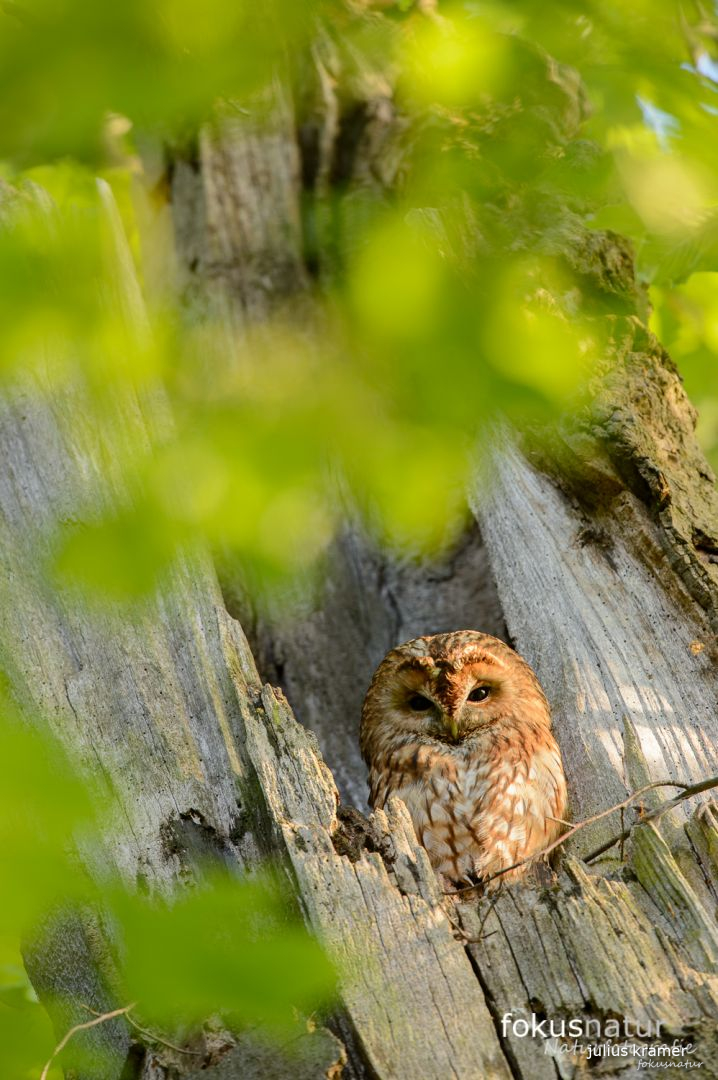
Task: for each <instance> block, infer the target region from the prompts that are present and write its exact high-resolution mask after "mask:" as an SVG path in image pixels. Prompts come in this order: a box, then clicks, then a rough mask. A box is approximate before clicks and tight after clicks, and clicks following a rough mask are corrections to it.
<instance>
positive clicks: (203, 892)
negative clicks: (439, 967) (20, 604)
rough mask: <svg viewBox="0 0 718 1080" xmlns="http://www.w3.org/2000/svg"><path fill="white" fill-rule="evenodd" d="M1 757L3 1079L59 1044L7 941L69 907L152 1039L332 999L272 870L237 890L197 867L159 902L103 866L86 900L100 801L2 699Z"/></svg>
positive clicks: (32, 1070)
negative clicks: (104, 938) (108, 958)
mask: <svg viewBox="0 0 718 1080" xmlns="http://www.w3.org/2000/svg"><path fill="white" fill-rule="evenodd" d="M30 719H32V721H33V726H32V727H30V726H29V724H28V720H30ZM0 755H1V759H2V762H3V782H2V787H1V788H0V909H1V910H2V913H3V920H2V928H1V930H0V1040H1V1041H0V1069H1V1071H2V1076H3V1080H31V1078H32V1080H37V1077H38V1076H39V1075H40V1071H41V1069H42V1066H43V1065H44V1063H45V1062H46V1061H47V1060H48V1059H49V1058H50V1055H51V1053H52V1050H53V1048H54V1046H55V1044H56V1042H57V1041H58V1039H57V1038H56V1037H55V1035H54V1034H53V1032H52V1030H51V1027H50V1023H49V1020H48V1018H47V1015H46V1014H45V1012H44V1010H43V1009H42V1008H41V1007H40V1005H39V1004H38V1002H37V998H36V997H35V995H34V993H33V991H32V990H31V988H30V986H29V984H28V981H27V976H26V974H25V972H24V969H23V967H22V961H21V958H20V952H19V942H21V941H28V940H31V939H32V937H33V934H34V933H35V932H36V931H37V928H38V926H40V925H41V924H42V923H43V922H45V923H46V922H47V919H48V913H52V914H51V915H50V917H51V919H52V918H55V917H56V916H57V915H59V913H61V912H62V911H63V910H65V909H66V908H67V907H68V906H71V905H73V904H95V905H97V904H99V905H100V909H101V911H102V912H103V917H104V920H105V923H106V925H107V926H108V927H111V928H112V934H113V942H112V945H113V948H114V949H115V950H116V951H117V955H118V956H119V957H121V964H120V970H119V974H118V975H117V979H118V985H117V986H116V988H115V989H116V992H117V993H119V994H122V995H124V1000H123V1001H122V1002H121V1004H123V1005H128V1004H130V1003H131V1002H136V1003H137V1004H136V1008H135V1010H133V1015H134V1016H135V1017H136V1018H137V1020H138V1021H142V1022H144V1023H147V1022H149V1023H151V1024H153V1025H155V1027H154V1028H153V1030H155V1031H157V1030H160V1031H164V1032H177V1031H179V1032H181V1033H182V1034H181V1035H180V1036H179V1037H185V1038H186V1037H187V1036H188V1034H191V1032H192V1031H196V1030H197V1029H198V1028H199V1027H200V1026H201V1024H202V1022H203V1021H204V1020H206V1019H207V1018H208V1017H209V1016H214V1017H221V1019H222V1021H223V1023H224V1024H225V1025H226V1026H227V1027H228V1028H230V1029H235V1030H242V1029H245V1028H247V1027H255V1026H258V1025H260V1026H261V1027H262V1028H263V1029H264V1030H265V1031H267V1032H270V1033H271V1032H276V1033H281V1032H286V1031H288V1030H293V1029H294V1026H295V1025H296V1023H297V1019H296V1018H297V1010H299V1013H300V1015H301V1014H302V1013H304V1015H307V1016H308V1015H310V1014H311V1013H312V1012H314V1011H315V1010H316V1009H317V1008H320V1007H323V1006H325V1005H327V1004H328V1003H330V1002H331V999H332V994H333V990H334V979H335V976H334V972H333V970H332V968H331V966H330V965H329V963H328V961H327V960H326V958H325V956H324V955H323V953H322V951H321V949H320V947H319V945H318V944H317V943H316V941H314V940H313V939H312V938H311V937H310V936H309V935H308V933H307V931H306V930H305V929H304V926H303V924H302V923H301V922H300V921H299V919H298V916H297V913H296V911H295V910H294V908H293V907H292V901H291V899H287V898H286V897H284V896H282V894H281V892H280V890H279V886H278V883H277V881H275V879H274V878H273V877H272V876H271V875H269V874H265V875H263V876H262V875H257V876H255V877H253V879H252V880H251V881H249V880H247V879H244V878H241V877H238V876H233V875H231V874H230V873H229V872H228V871H226V870H224V871H222V872H220V871H219V870H218V868H217V867H214V868H213V867H207V870H206V872H205V873H204V874H203V876H202V881H201V883H200V884H198V885H196V886H195V887H194V888H189V889H185V890H184V891H183V892H182V894H181V895H178V896H176V897H174V898H170V897H167V896H165V897H158V896H152V895H150V896H148V895H146V894H145V893H142V892H136V891H133V890H130V889H129V888H128V886H127V884H126V883H124V882H123V881H122V880H121V879H120V877H119V875H118V874H117V873H116V872H113V870H112V860H111V859H109V860H107V859H104V860H103V863H104V865H105V867H106V871H105V873H104V876H103V880H102V883H101V890H100V891H98V883H97V882H93V881H92V880H91V878H90V877H89V876H88V873H87V871H86V870H85V868H84V867H83V865H82V863H81V862H80V859H79V857H78V854H77V852H78V850H81V851H82V853H83V856H84V857H88V856H89V858H90V862H94V863H96V862H97V859H98V857H99V858H102V855H101V852H102V844H103V840H102V836H103V832H104V834H105V835H107V833H108V831H109V832H111V829H109V830H108V829H107V823H108V822H109V821H111V820H112V808H111V806H110V804H109V803H108V794H109V793H108V792H107V791H106V789H103V788H100V787H99V786H95V784H94V781H93V779H92V778H91V777H90V778H87V779H86V780H81V779H80V776H79V773H78V770H77V767H76V766H75V765H74V764H73V762H72V761H71V759H70V758H69V757H68V754H67V752H66V750H65V749H64V748H63V747H62V746H61V745H60V743H59V742H58V740H57V739H56V738H53V737H52V736H51V735H50V733H49V731H48V729H47V728H46V726H45V725H44V724H42V723H41V722H40V721H39V719H38V718H37V717H33V718H30V717H27V716H24V715H21V714H20V713H19V712H18V710H17V709H16V708H15V707H14V706H13V703H12V700H11V699H10V697H9V696H8V694H7V693H3V695H2V702H1V704H0ZM83 1019H85V1020H88V1019H92V1016H91V1014H90V1013H89V1012H88V1015H87V1017H83ZM80 1051H81V1048H80ZM77 1054H78V1048H77V1043H76V1042H75V1043H73V1044H68V1049H67V1051H66V1053H65V1054H64V1056H61V1057H60V1058H59V1062H60V1063H62V1062H63V1061H66V1060H73V1061H75V1062H76V1061H77ZM50 1076H51V1078H52V1080H59V1078H60V1076H61V1073H60V1072H59V1071H57V1070H54V1071H52V1072H51V1073H50Z"/></svg>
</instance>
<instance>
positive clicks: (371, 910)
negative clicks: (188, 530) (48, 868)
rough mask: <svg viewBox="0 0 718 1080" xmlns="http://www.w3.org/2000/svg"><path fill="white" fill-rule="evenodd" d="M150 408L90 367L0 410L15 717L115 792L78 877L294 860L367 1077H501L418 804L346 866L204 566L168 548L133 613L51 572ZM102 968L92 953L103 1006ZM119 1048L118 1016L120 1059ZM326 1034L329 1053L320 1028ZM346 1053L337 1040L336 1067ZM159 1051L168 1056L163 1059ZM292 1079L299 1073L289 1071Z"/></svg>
mask: <svg viewBox="0 0 718 1080" xmlns="http://www.w3.org/2000/svg"><path fill="white" fill-rule="evenodd" d="M151 409H152V404H151V402H147V401H143V402H142V405H140V402H139V401H138V400H137V399H136V398H135V397H133V394H132V392H131V390H130V389H129V387H128V386H127V387H123V388H118V392H117V393H116V394H115V395H114V397H113V401H112V406H111V409H110V410H109V412H106V411H104V410H102V411H100V412H99V413H98V407H97V402H96V401H95V400H94V399H93V398H92V397H91V395H90V393H89V391H88V390H87V388H85V387H84V386H83V384H82V382H81V380H80V379H78V381H77V383H76V385H75V386H74V387H73V388H72V390H71V391H68V392H66V393H65V392H62V391H60V390H59V389H58V388H57V387H54V388H53V393H52V394H51V395H49V394H45V393H43V387H42V385H41V382H40V381H38V380H24V381H23V383H22V384H21V385H18V386H17V387H15V388H14V390H12V391H9V392H8V393H7V395H6V400H5V401H4V402H3V405H2V410H1V411H0V455H2V457H3V459H4V460H5V461H6V462H7V468H6V470H5V471H4V473H3V475H2V478H1V479H0V511H1V513H0V530H1V531H0V551H1V552H2V556H1V557H2V560H3V566H2V569H3V571H4V573H3V574H2V585H1V589H2V592H1V593H0V601H1V607H2V620H1V621H0V648H1V649H2V653H3V655H4V656H5V657H6V658H7V660H8V661H9V663H10V665H11V669H12V675H13V686H14V690H15V693H16V694H17V696H18V697H19V698H20V699H21V702H22V704H23V705H24V707H25V708H26V709H27V710H28V711H29V713H30V714H32V713H33V712H34V711H37V712H38V713H41V714H43V715H46V716H47V717H48V719H49V722H50V725H51V727H52V728H53V729H54V731H55V732H56V734H57V735H58V736H59V738H61V739H62V740H63V741H64V742H65V743H66V744H67V745H68V746H70V747H71V748H72V749H73V750H74V751H75V752H76V753H77V754H78V756H79V758H80V761H81V762H82V763H83V764H84V766H85V771H86V773H87V775H88V776H90V777H93V778H96V777H99V783H100V785H101V786H104V787H105V788H106V794H107V795H108V796H109V797H110V798H111V799H112V800H113V806H114V810H115V812H114V813H113V815H112V821H111V825H110V826H109V827H108V829H107V832H106V833H105V836H104V851H103V852H101V853H93V854H92V855H90V854H89V853H86V857H87V858H88V859H89V866H88V868H89V869H90V871H91V872H92V871H95V872H99V873H102V871H103V870H104V868H105V867H106V866H107V865H108V864H109V865H112V866H115V867H116V868H118V869H119V870H120V872H121V873H122V874H123V876H124V878H125V880H126V881H127V883H128V884H129V885H131V886H132V885H135V884H140V883H141V884H142V886H143V887H144V888H149V889H150V890H153V891H154V890H158V889H160V890H166V889H168V888H169V887H170V886H172V885H173V884H175V883H176V882H177V881H178V879H179V878H181V877H182V876H188V875H191V874H193V873H194V872H195V870H196V862H197V859H196V855H197V853H198V851H199V852H203V853H204V854H205V855H206V856H207V857H208V858H217V857H219V858H222V859H224V860H226V861H228V862H229V863H230V864H233V865H235V866H237V867H238V868H240V867H248V866H250V865H254V864H256V862H257V860H258V858H259V856H260V852H261V853H264V854H269V853H270V852H274V853H276V854H279V855H280V856H284V859H285V864H286V867H287V871H288V873H290V874H291V879H292V880H293V881H295V882H296V887H297V895H298V899H299V902H300V904H301V906H302V908H303V910H304V912H305V916H306V919H307V922H308V924H309V925H310V927H311V928H312V929H314V931H315V932H316V933H317V935H318V936H319V938H320V940H322V941H323V942H324V943H325V945H326V947H327V950H328V952H329V955H330V956H332V957H333V958H334V959H335V960H336V961H337V964H338V966H339V969H340V971H341V973H342V995H341V1005H342V1006H343V1014H344V1018H345V1019H344V1022H345V1023H346V1024H347V1025H348V1028H349V1030H350V1031H351V1033H352V1040H353V1046H356V1047H359V1048H360V1049H359V1053H360V1057H359V1059H358V1060H357V1061H356V1062H355V1063H353V1068H354V1072H355V1075H362V1072H363V1070H364V1068H365V1064H366V1068H368V1069H369V1070H370V1074H371V1070H374V1071H375V1072H376V1073H377V1074H378V1075H384V1076H391V1077H396V1078H397V1080H402V1078H406V1080H409V1078H410V1077H411V1078H413V1077H415V1076H416V1075H419V1074H421V1072H422V1071H423V1073H424V1075H427V1076H431V1075H434V1076H437V1077H439V1076H445V1075H448V1076H455V1077H457V1078H458V1077H466V1076H473V1075H476V1076H487V1077H496V1078H497V1080H504V1078H508V1076H509V1070H508V1067H507V1065H506V1062H505V1060H504V1058H503V1054H502V1051H501V1049H500V1046H499V1043H498V1039H497V1037H496V1034H495V1031H494V1028H493V1025H492V1021H491V1017H490V1014H489V1012H488V1010H487V1008H486V1004H485V1002H484V998H483V993H482V991H481V988H480V986H479V985H478V983H477V982H476V980H475V978H474V976H473V973H472V970H471V966H470V964H469V960H468V958H467V956H466V954H465V952H464V949H463V948H462V946H461V945H460V944H459V943H457V942H456V941H455V940H454V938H453V936H452V932H451V927H450V924H449V923H448V921H447V918H446V916H445V914H444V912H443V910H442V908H441V896H440V894H439V892H438V886H437V883H436V881H435V879H434V876H433V874H432V872H431V870H430V868H429V864H428V861H427V859H426V856H425V854H424V852H423V851H422V850H421V849H418V847H417V844H416V840H415V838H414V836H413V833H412V831H411V828H410V826H409V822H408V818H407V816H406V813H405V812H404V811H402V809H401V808H397V809H396V811H395V812H394V817H393V820H392V827H391V828H390V826H389V825H388V823H387V822H386V820H385V819H384V818H383V817H380V818H379V820H378V821H377V823H376V837H377V841H376V842H377V843H378V844H379V845H380V846H382V847H385V848H386V852H385V860H386V863H385V860H384V859H383V858H382V857H381V856H380V855H379V854H377V853H373V854H370V855H368V856H366V857H362V858H360V859H359V861H357V862H356V863H354V862H352V861H351V859H350V857H349V855H348V854H338V852H337V851H336V850H335V848H334V845H333V837H334V835H335V834H336V833H337V831H338V829H339V823H338V821H337V818H336V814H335V811H336V807H337V803H338V799H337V794H336V789H335V787H334V784H333V780H332V778H331V774H330V773H329V771H328V769H327V768H326V766H324V764H323V763H322V761H321V758H320V756H319V753H318V751H317V748H316V744H315V741H314V739H313V737H312V736H311V734H310V733H309V732H307V731H306V730H305V729H304V728H302V727H300V726H299V725H298V724H297V722H296V721H295V719H294V717H293V716H292V714H291V711H290V709H289V708H288V706H287V705H286V703H284V702H283V701H281V700H279V699H278V698H277V697H276V696H275V695H274V694H273V692H272V691H271V689H270V688H268V687H266V686H265V687H263V686H262V683H261V681H260V680H259V677H258V676H257V673H256V669H255V666H254V661H253V658H252V655H251V652H250V650H249V647H248V645H247V642H246V640H245V638H244V635H243V633H242V630H241V627H240V626H239V624H238V623H236V622H235V621H234V620H232V619H231V617H230V616H229V615H227V613H226V612H225V610H224V608H223V607H222V605H221V602H220V599H219V594H218V589H217V585H216V581H215V578H214V574H213V571H212V568H211V566H210V564H209V562H208V560H207V558H206V557H205V556H204V555H203V554H202V553H201V552H195V553H187V554H184V555H182V554H180V555H178V558H177V560H176V562H175V564H174V565H173V567H172V569H171V571H170V573H169V574H168V578H167V580H166V581H165V582H164V583H163V586H162V587H161V588H160V589H158V590H157V593H156V595H155V596H154V597H153V598H151V599H149V600H147V601H146V602H143V603H142V604H139V605H134V606H133V605H130V604H114V605H113V604H110V605H109V606H108V605H103V604H101V603H98V604H86V603H85V602H83V600H82V599H81V597H80V595H79V594H76V593H75V592H74V591H73V590H72V589H70V588H69V587H67V588H61V587H60V586H59V585H58V584H57V583H56V582H54V581H52V579H51V578H49V577H48V575H47V566H48V560H49V557H50V553H51V551H52V548H53V545H54V543H55V541H56V538H57V534H58V529H60V528H63V527H67V523H68V522H72V523H75V522H78V521H82V520H83V518H84V517H85V515H86V514H87V513H88V508H92V507H96V506H97V505H100V506H103V507H104V508H105V509H110V508H111V507H112V506H113V505H114V503H115V500H117V499H121V498H122V497H123V496H124V494H125V493H124V491H123V490H122V485H121V478H120V477H118V478H117V479H116V478H115V477H114V476H113V475H112V474H111V475H110V476H109V477H108V476H106V474H105V471H104V464H105V462H108V461H110V462H111V461H115V460H117V459H118V457H119V456H120V454H121V453H122V451H123V450H124V449H125V448H126V446H127V445H130V446H132V447H134V450H135V453H147V452H149V450H150V447H151V440H150V436H149V430H151V429H152V428H153V427H154V425H152V424H151V425H150V429H148V428H147V426H146V424H145V420H144V413H145V412H147V411H148V410H150V411H151ZM138 448H139V449H138ZM390 833H391V835H390ZM387 866H389V867H391V868H392V869H391V873H390V872H389V870H388V869H387ZM52 933H53V934H54V933H60V934H62V933H63V930H62V927H61V926H56V927H54V928H53V930H52ZM100 937H101V934H100ZM31 955H32V962H31V968H32V971H33V976H34V979H35V982H36V985H37V988H38V990H39V991H40V992H41V993H43V992H44V991H45V990H47V989H48V988H49V987H50V986H53V987H56V986H57V985H58V973H57V970H56V966H55V965H56V961H57V957H58V955H59V953H58V950H57V949H56V948H54V947H49V946H48V947H43V945H42V943H41V942H40V943H36V945H35V947H34V948H33V949H32V950H31ZM106 959H107V958H103V959H102V961H99V960H97V961H96V962H97V963H98V964H99V965H100V969H101V971H100V974H101V975H102V976H103V977H105V979H106V982H107V994H109V995H110V996H111V995H112V991H113V975H114V972H113V971H111V970H110V969H109V968H111V965H109V967H108V970H104V965H105V961H106ZM94 961H95V958H94V957H91V956H90V955H89V954H88V952H87V950H84V949H83V950H82V951H81V952H78V953H77V955H74V956H73V959H72V960H71V961H70V962H69V963H68V966H67V970H66V971H63V973H62V974H63V978H62V980H61V984H62V987H63V991H64V993H65V999H64V1000H63V1002H62V1005H61V1007H59V1008H58V1009H56V1010H55V1012H54V1015H55V1018H56V1021H57V1023H58V1025H60V1031H59V1035H61V1034H63V1032H64V1030H66V1027H67V1024H68V1023H70V1021H72V1022H73V1023H74V1022H77V1021H78V1020H80V1019H83V1020H84V1019H85V1018H86V1013H84V1012H83V1006H86V1005H89V1006H90V1007H91V1008H95V1009H97V1011H101V1010H102V1009H106V1008H107V1006H108V1004H109V1003H110V1002H108V1000H107V996H106V995H105V994H103V996H102V997H100V996H98V995H99V991H95V992H89V991H91V990H92V985H91V984H92V978H91V977H90V976H88V973H87V971H86V966H87V965H88V964H89V963H91V962H94ZM75 964H76V965H77V966H76V967H75ZM91 974H92V973H90V975H91ZM88 998H89V1000H88ZM123 1004H124V1003H123ZM417 1005H418V1007H419V1009H420V1013H421V1036H422V1037H421V1039H417V1038H416V1037H415V1023H416V1011H415V1010H416V1008H417ZM459 1005H461V1009H459ZM116 1027H117V1026H115V1027H114V1028H113V1029H108V1032H107V1033H103V1035H102V1036H100V1037H99V1038H98V1039H97V1040H96V1043H95V1044H96V1045H97V1046H100V1044H101V1043H102V1042H105V1043H106V1042H107V1041H108V1039H110V1038H111V1036H113V1032H114V1031H115V1028H116ZM127 1038H128V1033H127V1032H126V1031H125V1032H124V1033H123V1031H122V1028H121V1027H120V1033H119V1035H117V1036H116V1040H117V1039H119V1047H120V1051H122V1049H125V1050H126V1049H127V1046H128V1042H127ZM133 1038H135V1039H136V1035H135V1034H134V1033H133ZM78 1039H79V1040H80V1041H81V1039H82V1037H81V1036H78ZM318 1039H320V1040H323V1043H322V1045H323V1046H324V1047H326V1035H325V1034H322V1033H321V1032H320V1033H319V1036H318ZM331 1045H333V1046H334V1045H335V1044H334V1043H332V1044H331ZM318 1052H319V1051H318ZM323 1052H324V1051H322V1053H323ZM248 1053H249V1052H248ZM159 1056H160V1055H158V1053H157V1051H154V1052H153V1055H152V1057H151V1059H150V1058H148V1060H147V1070H146V1075H147V1076H151V1075H162V1072H161V1071H160V1072H158V1069H160V1066H159V1065H158V1063H157V1059H158V1057H159ZM343 1056H344V1050H343V1048H342V1047H341V1045H340V1044H336V1053H335V1054H334V1057H333V1058H332V1061H331V1062H330V1066H331V1068H332V1069H334V1070H335V1071H336V1070H337V1069H339V1067H340V1065H341V1062H342V1058H343ZM169 1060H170V1061H171V1062H172V1067H174V1068H177V1066H178V1061H177V1060H176V1056H173V1055H172V1054H171V1052H170V1058H169ZM188 1064H189V1063H188V1062H184V1066H185V1068H186V1067H187V1065H188ZM98 1069H99V1070H100V1071H99V1072H95V1073H93V1072H92V1070H91V1069H89V1068H88V1069H87V1070H85V1071H82V1072H81V1073H79V1074H78V1075H79V1076H80V1077H81V1078H84V1077H88V1078H89V1077H90V1076H94V1077H95V1078H97V1077H99V1076H102V1078H103V1080H113V1078H114V1077H118V1078H119V1077H120V1075H121V1074H123V1069H124V1061H123V1058H122V1053H121V1052H120V1053H115V1056H114V1058H113V1059H112V1060H111V1061H110V1062H108V1061H106V1060H103V1062H102V1064H101V1065H99V1066H98ZM286 1069H287V1070H288V1071H289V1073H292V1066H291V1061H289V1062H288V1063H287V1065H286ZM165 1071H166V1070H165Z"/></svg>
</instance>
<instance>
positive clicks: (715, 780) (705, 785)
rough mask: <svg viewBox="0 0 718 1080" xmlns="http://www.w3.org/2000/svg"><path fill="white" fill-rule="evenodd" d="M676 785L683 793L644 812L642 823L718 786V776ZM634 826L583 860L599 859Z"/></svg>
mask: <svg viewBox="0 0 718 1080" xmlns="http://www.w3.org/2000/svg"><path fill="white" fill-rule="evenodd" d="M676 786H678V787H682V788H683V791H682V792H681V794H680V795H675V796H674V797H673V798H672V799H667V800H666V802H664V803H661V805H660V806H657V807H656V809H655V810H649V811H648V813H647V814H644V815H643V817H642V818H641V821H640V824H641V825H643V824H645V823H646V822H647V821H657V819H658V818H660V817H663V815H664V814H667V813H669V811H671V810H674V809H675V807H676V806H679V805H680V803H682V802H684V801H685V799H692V798H693V796H694V795H701V794H702V793H703V792H704V791H710V790H711V788H715V787H718V776H711V777H709V778H708V780H701V781H700V783H698V784H691V785H686V784H679V785H676ZM634 827H635V826H633V825H632V826H630V827H629V828H628V829H622V830H621V832H620V833H617V834H616V836H613V837H611V839H610V840H607V841H606V843H605V844H601V846H600V847H597V848H596V849H595V851H592V852H590V853H589V854H588V855H584V856H583V861H584V862H593V860H594V859H597V858H598V856H599V855H603V853H604V851H608V849H609V848H612V847H613V845H614V844H619V843H623V841H624V840H627V839H628V837H629V836H630V835H631V830H632V829H633V828H634Z"/></svg>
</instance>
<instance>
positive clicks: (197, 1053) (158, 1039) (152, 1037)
mask: <svg viewBox="0 0 718 1080" xmlns="http://www.w3.org/2000/svg"><path fill="white" fill-rule="evenodd" d="M82 1007H83V1009H87V1011H88V1012H89V1013H92V1015H93V1016H100V1015H101V1013H98V1012H96V1011H95V1009H91V1008H90V1006H89V1005H83V1006H82ZM133 1008H134V1006H133ZM127 1020H128V1022H129V1023H130V1024H132V1027H133V1028H134V1029H135V1031H139V1033H140V1034H141V1035H144V1036H145V1038H146V1039H149V1040H150V1042H154V1043H157V1044H158V1045H160V1046H166V1047H167V1048H168V1049H169V1050H176V1051H177V1053H178V1054H190V1055H191V1056H192V1057H202V1056H203V1055H202V1051H201V1050H186V1049H185V1048H184V1047H183V1046H177V1045H176V1044H175V1043H171V1042H169V1040H168V1039H163V1038H162V1037H161V1036H160V1035H156V1034H155V1033H154V1031H149V1030H148V1029H147V1028H144V1027H142V1026H141V1025H140V1024H138V1023H137V1021H136V1020H134V1019H133V1018H132V1017H131V1016H130V1014H129V1012H128V1013H127Z"/></svg>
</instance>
